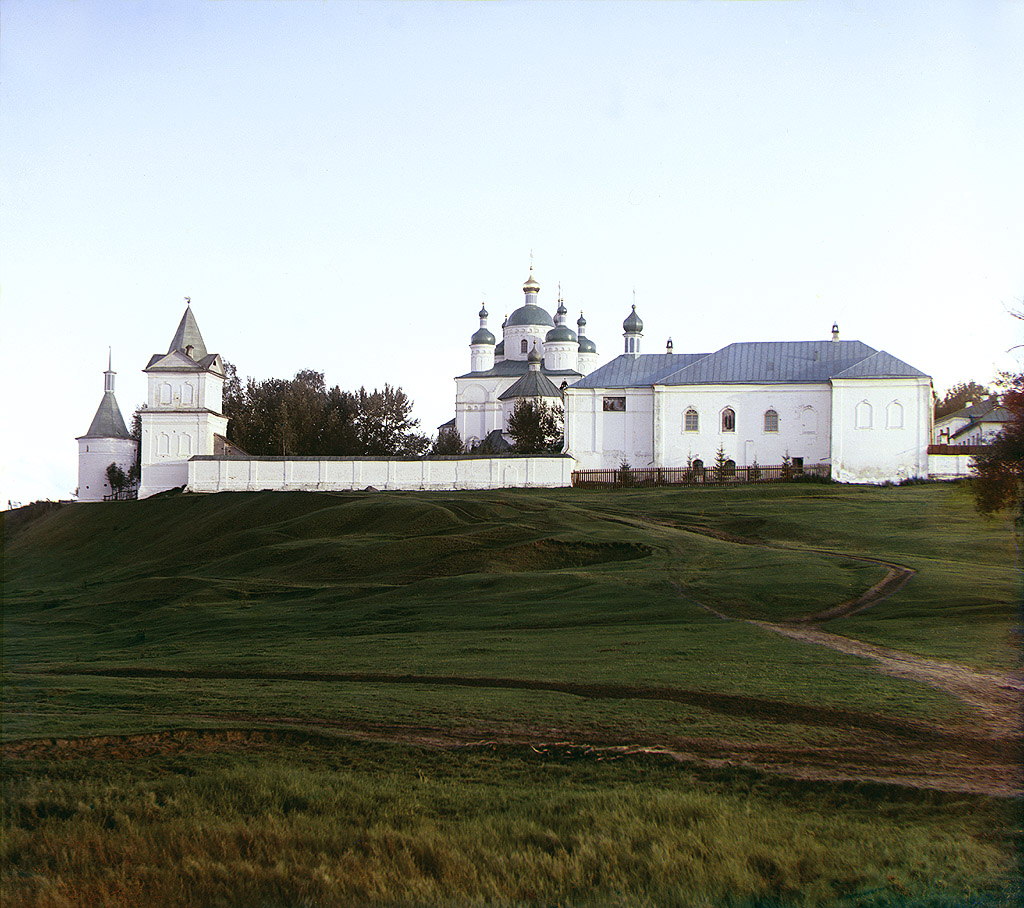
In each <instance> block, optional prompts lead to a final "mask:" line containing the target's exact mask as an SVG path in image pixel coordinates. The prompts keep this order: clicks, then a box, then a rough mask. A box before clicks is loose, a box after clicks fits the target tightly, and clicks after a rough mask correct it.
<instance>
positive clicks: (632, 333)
mask: <svg viewBox="0 0 1024 908" xmlns="http://www.w3.org/2000/svg"><path fill="white" fill-rule="evenodd" d="M523 293H524V300H523V304H522V305H521V306H520V307H519V308H517V309H515V310H514V311H513V312H512V314H511V315H510V316H507V317H506V318H505V320H504V322H503V324H502V327H501V331H502V337H501V340H500V341H498V340H497V338H495V336H494V334H493V333H492V332H491V331H490V330H489V329H488V328H487V318H488V313H487V310H486V309H481V311H480V313H479V319H480V323H479V327H478V329H477V330H476V332H475V333H474V334H473V336H472V337H471V339H470V344H469V348H470V369H469V371H468V372H466V373H463V374H461V375H459V376H457V377H456V378H455V386H456V395H455V418H454V420H452V421H451V422H450V423H448V424H446V425H447V426H448V427H452V428H455V429H456V430H457V431H458V433H459V435H460V437H461V438H462V439H463V441H464V442H465V444H466V447H467V449H471V448H473V447H475V446H476V445H478V444H480V443H481V442H484V441H485V440H487V441H488V442H489V445H488V448H489V449H490V451H491V452H493V451H495V450H501V447H502V445H501V442H503V441H504V442H505V443H507V441H508V439H507V435H506V430H507V427H508V418H509V415H510V414H511V412H512V409H513V408H514V406H515V403H516V401H517V400H519V399H521V398H528V399H532V400H535V401H539V402H543V403H545V404H547V405H553V406H559V405H561V406H563V408H564V414H565V443H564V447H563V453H562V454H561V455H558V456H547V457H522V458H520V457H515V458H501V457H493V456H490V455H489V454H478V455H476V456H473V457H465V458H446V459H442V460H430V459H423V458H419V459H413V458H408V459H399V458H396V459H394V460H381V459H369V458H352V457H334V458H302V457H291V458H284V457H279V458H274V457H258V458H257V457H251V458H250V457H247V456H246V455H244V454H241V452H239V451H238V450H237V449H234V450H232V449H231V445H230V443H229V442H228V441H227V437H226V436H227V424H228V419H227V417H226V416H224V414H223V412H222V391H223V385H224V377H225V376H224V364H223V361H222V360H221V357H220V355H219V354H216V353H209V352H208V351H207V348H206V344H205V342H204V341H203V337H202V334H201V333H200V331H199V326H198V324H197V323H196V320H195V316H194V315H193V313H192V308H191V303H190V302H189V304H188V305H187V306H186V309H185V313H184V315H183V316H182V318H181V321H180V323H179V325H178V328H177V330H176V331H175V332H174V335H173V337H172V339H171V343H170V345H169V346H168V349H167V352H166V353H157V354H154V355H153V356H152V357H151V358H150V360H149V362H148V363H147V365H146V367H145V369H144V370H143V371H144V372H145V373H146V376H147V379H148V390H147V399H146V403H145V405H144V408H143V409H142V411H141V423H142V441H141V451H139V459H140V464H141V482H140V486H139V490H138V495H139V497H140V498H146V497H148V496H150V495H154V494H156V493H157V492H161V491H164V490H167V489H173V488H179V487H185V488H187V489H189V490H191V491H210V492H213V491H222V490H229V489H231V490H259V489H319V490H333V489H346V488H366V487H367V486H373V487H374V488H387V489H399V488H407V489H457V488H501V487H512V486H564V485H569V484H570V483H571V478H572V471H573V470H574V469H615V468H617V467H618V466H619V465H620V464H621V463H622V462H624V461H625V462H628V463H629V464H630V465H631V466H632V467H633V468H637V469H640V468H647V467H661V468H668V469H672V468H683V467H686V466H687V465H688V464H690V463H693V462H694V461H697V460H700V461H702V462H703V463H705V464H709V463H711V462H713V461H714V459H715V455H716V452H717V451H718V450H719V449H721V450H722V451H723V452H724V453H725V455H726V457H727V458H728V460H730V461H732V462H733V464H734V465H735V466H737V467H744V466H753V465H754V464H761V465H766V466H767V465H777V464H780V463H782V461H783V459H784V458H789V459H790V460H791V461H792V463H793V464H794V466H803V467H805V468H806V467H810V466H812V465H817V466H819V467H820V468H824V469H827V470H828V471H829V472H830V474H831V476H832V478H833V479H836V480H838V481H841V482H872V483H877V482H885V481H899V480H901V479H905V478H913V477H922V476H928V475H929V455H928V445H929V441H930V438H931V434H932V397H933V394H932V381H931V378H930V377H929V376H927V375H925V374H924V373H923V372H921V371H920V370H918V369H915V368H914V367H913V366H910V365H908V364H907V363H905V362H903V361H902V360H899V359H897V358H896V357H895V356H892V355H891V354H889V353H886V352H885V351H879V350H876V349H874V348H873V347H869V346H868V345H867V344H865V343H862V342H861V341H850V340H840V338H839V329H838V327H837V326H835V325H833V328H832V333H831V337H829V338H827V339H824V340H808V341H768V342H741V343H734V344H729V345H728V346H726V347H723V348H722V349H720V350H717V351H714V352H711V353H676V352H675V351H674V349H673V344H672V341H671V339H669V340H668V342H667V343H666V345H665V351H664V352H659V353H645V352H643V350H642V346H643V336H644V325H643V322H642V321H641V319H640V316H639V315H638V313H637V311H636V306H635V305H634V306H633V308H632V311H630V312H629V313H628V315H627V316H626V319H625V321H624V322H623V325H622V329H623V352H622V353H621V354H620V355H619V356H617V357H615V358H614V359H612V360H611V361H609V362H607V363H605V364H604V365H601V366H598V353H597V348H596V346H595V345H594V343H593V341H592V340H590V339H589V338H588V337H587V336H586V333H585V332H586V320H585V319H584V318H583V316H582V313H581V315H580V318H579V320H578V321H577V323H576V327H577V330H576V331H573V330H572V328H570V327H569V325H568V324H567V311H566V308H565V305H564V302H563V300H562V299H561V294H560V293H559V298H558V300H557V308H556V310H555V314H554V317H552V316H551V315H550V314H549V313H548V312H547V311H546V310H545V309H544V308H543V307H542V306H541V305H540V303H539V301H538V300H539V294H540V285H539V284H538V283H537V281H536V280H535V279H534V276H533V268H532V267H531V269H530V275H529V278H528V279H527V281H526V283H525V284H524V285H523ZM442 428H445V427H442ZM78 443H79V490H78V497H79V499H80V500H82V501H91V500H101V499H102V498H103V497H104V496H105V495H108V494H109V492H110V490H109V486H107V485H106V473H105V471H106V468H107V466H108V465H109V464H110V463H111V462H115V463H118V464H119V465H120V466H122V468H123V469H125V470H126V471H127V469H128V467H129V466H130V465H131V463H132V462H133V460H134V454H135V441H134V440H133V439H131V438H130V437H129V433H128V431H127V428H126V426H125V423H124V419H123V418H122V417H121V413H120V410H119V409H118V407H117V401H116V400H115V398H114V373H113V371H112V370H111V369H110V368H109V367H108V371H107V373H106V377H105V384H104V396H103V399H102V401H101V403H100V406H99V408H98V409H97V412H96V416H95V417H94V419H93V421H92V424H91V425H90V427H89V430H88V432H87V433H86V434H85V435H83V436H81V437H80V438H79V439H78Z"/></svg>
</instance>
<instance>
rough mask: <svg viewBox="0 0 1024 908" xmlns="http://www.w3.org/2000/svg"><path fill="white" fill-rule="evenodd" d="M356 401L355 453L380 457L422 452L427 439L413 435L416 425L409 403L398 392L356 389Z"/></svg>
mask: <svg viewBox="0 0 1024 908" xmlns="http://www.w3.org/2000/svg"><path fill="white" fill-rule="evenodd" d="M356 400H357V401H358V406H357V410H356V419H355V428H356V435H357V436H358V438H359V443H360V447H361V448H362V450H361V451H360V452H359V453H361V454H368V455H371V456H378V457H380V456H388V455H392V454H399V455H408V454H422V453H423V452H424V451H426V449H427V446H428V445H429V444H430V439H429V438H427V436H426V435H423V434H422V433H420V432H417V431H416V427H417V426H418V425H419V424H420V421H419V420H418V419H413V417H412V400H410V398H409V396H408V395H407V394H406V393H405V392H404V391H403V390H402V389H401V388H392V387H391V385H384V390H383V391H378V390H377V389H376V388H374V389H373V391H367V390H366V388H360V389H359V392H358V394H357V395H356Z"/></svg>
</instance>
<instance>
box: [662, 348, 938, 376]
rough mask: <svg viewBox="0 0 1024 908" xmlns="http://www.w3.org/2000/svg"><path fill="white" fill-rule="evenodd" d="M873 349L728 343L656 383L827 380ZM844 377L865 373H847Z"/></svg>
mask: <svg viewBox="0 0 1024 908" xmlns="http://www.w3.org/2000/svg"><path fill="white" fill-rule="evenodd" d="M877 352H878V351H877V350H875V349H874V348H873V347H869V346H868V345H867V344H863V343H861V342H860V341H831V340H821V341H754V342H749V343H737V344H729V345H728V346H727V347H723V348H722V349H721V350H717V351H716V352H714V353H709V354H708V355H707V356H703V357H701V358H700V359H698V360H696V361H695V362H693V363H691V364H689V365H687V366H686V367H684V368H682V369H680V370H679V371H677V372H674V373H672V374H671V375H667V376H665V377H664V378H663V379H661V380H660V381H658V382H657V383H658V384H662V385H712V384H777V383H787V384H788V383H791V382H827V381H828V380H829V379H830V378H832V377H833V376H837V375H839V373H841V372H844V371H846V370H849V369H850V368H851V367H852V366H854V365H856V364H857V363H859V362H862V361H863V360H865V359H867V358H868V357H870V356H873V355H874V354H875V353H877ZM908 368H909V367H908ZM918 374H921V373H918ZM847 377H849V378H855V377H866V376H856V375H852V374H851V375H848V376H847Z"/></svg>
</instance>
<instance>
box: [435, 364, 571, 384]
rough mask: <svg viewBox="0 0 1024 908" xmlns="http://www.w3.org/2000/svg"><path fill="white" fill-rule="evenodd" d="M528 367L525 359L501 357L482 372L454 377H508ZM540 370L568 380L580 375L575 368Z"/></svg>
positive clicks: (523, 372)
mask: <svg viewBox="0 0 1024 908" xmlns="http://www.w3.org/2000/svg"><path fill="white" fill-rule="evenodd" d="M529 368H530V364H529V363H528V362H527V361H526V360H525V359H503V360H502V361H501V362H500V363H495V364H494V366H493V367H491V368H490V369H487V370H485V371H483V372H467V373H466V374H465V375H456V376H455V377H456V378H508V377H509V376H512V375H523V374H525V373H526V371H527V369H529ZM541 371H542V372H543V373H544V374H545V375H557V376H558V377H559V378H566V379H568V380H569V381H570V382H572V381H575V380H576V379H577V378H579V377H580V373H579V372H577V371H576V370H575V369H544V368H543V367H541Z"/></svg>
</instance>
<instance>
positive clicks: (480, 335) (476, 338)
mask: <svg viewBox="0 0 1024 908" xmlns="http://www.w3.org/2000/svg"><path fill="white" fill-rule="evenodd" d="M469 342H470V343H471V344H493V343H494V335H493V334H491V332H490V331H488V330H487V329H486V328H480V329H478V330H477V332H476V334H474V335H473V336H472V338H470V341H469Z"/></svg>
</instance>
